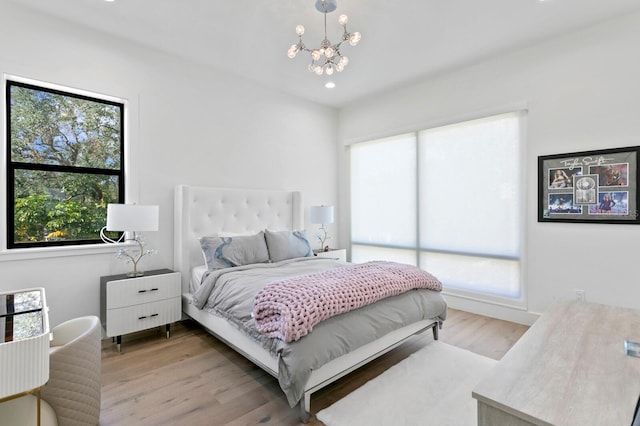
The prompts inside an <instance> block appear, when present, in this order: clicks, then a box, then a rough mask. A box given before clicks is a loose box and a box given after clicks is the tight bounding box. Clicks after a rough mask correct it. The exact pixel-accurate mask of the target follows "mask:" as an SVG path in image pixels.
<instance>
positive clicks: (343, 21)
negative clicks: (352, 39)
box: [338, 15, 349, 27]
mask: <svg viewBox="0 0 640 426" xmlns="http://www.w3.org/2000/svg"><path fill="white" fill-rule="evenodd" d="M347 22H349V18H348V17H347V15H340V16H339V17H338V24H340V25H342V26H343V27H344V26H345V25H347Z"/></svg>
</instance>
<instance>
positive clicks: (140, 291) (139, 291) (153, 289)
mask: <svg viewBox="0 0 640 426" xmlns="http://www.w3.org/2000/svg"><path fill="white" fill-rule="evenodd" d="M158 290H159V289H158V288H152V289H150V290H138V293H146V292H147V291H158Z"/></svg>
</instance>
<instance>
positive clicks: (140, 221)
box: [100, 204, 159, 277]
mask: <svg viewBox="0 0 640 426" xmlns="http://www.w3.org/2000/svg"><path fill="white" fill-rule="evenodd" d="M158 216H159V208H158V206H151V205H139V204H108V205H107V226H105V227H104V228H102V230H100V237H101V238H102V241H104V242H105V243H109V244H117V243H121V242H123V241H124V242H126V241H134V242H135V243H137V245H138V247H137V248H135V249H130V248H126V247H122V248H120V249H118V251H117V252H116V257H117V258H118V259H125V260H127V261H128V262H132V263H133V271H131V272H129V273H128V274H127V276H128V277H140V276H143V275H144V272H142V271H139V270H138V262H139V261H140V259H142V257H143V256H145V255H152V254H155V253H157V250H149V249H147V250H145V249H144V240H143V239H142V235H141V234H140V232H141V231H157V230H158ZM105 230H106V231H118V232H123V234H122V235H121V236H120V238H119V239H118V240H112V239H110V238H108V237H106V236H105V235H104V231H105ZM127 234H129V237H127V236H126V235H127Z"/></svg>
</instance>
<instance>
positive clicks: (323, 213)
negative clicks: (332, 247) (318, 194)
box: [311, 206, 333, 251]
mask: <svg viewBox="0 0 640 426" xmlns="http://www.w3.org/2000/svg"><path fill="white" fill-rule="evenodd" d="M311 223H314V224H321V226H320V231H319V232H318V234H316V238H318V240H319V241H320V250H321V251H329V246H328V245H325V242H326V241H327V240H328V239H329V238H331V237H329V236H328V232H327V227H326V224H327V223H333V206H311Z"/></svg>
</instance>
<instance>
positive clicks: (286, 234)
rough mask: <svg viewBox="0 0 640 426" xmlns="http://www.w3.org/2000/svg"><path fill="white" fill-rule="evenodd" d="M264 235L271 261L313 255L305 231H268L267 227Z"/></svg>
mask: <svg viewBox="0 0 640 426" xmlns="http://www.w3.org/2000/svg"><path fill="white" fill-rule="evenodd" d="M264 236H265V239H266V240H267V248H268V249H269V259H271V261H272V262H279V261H281V260H286V259H293V258H294V257H309V256H313V251H312V250H311V244H309V240H308V239H307V235H306V233H305V231H269V230H268V229H267V230H265V234H264Z"/></svg>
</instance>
